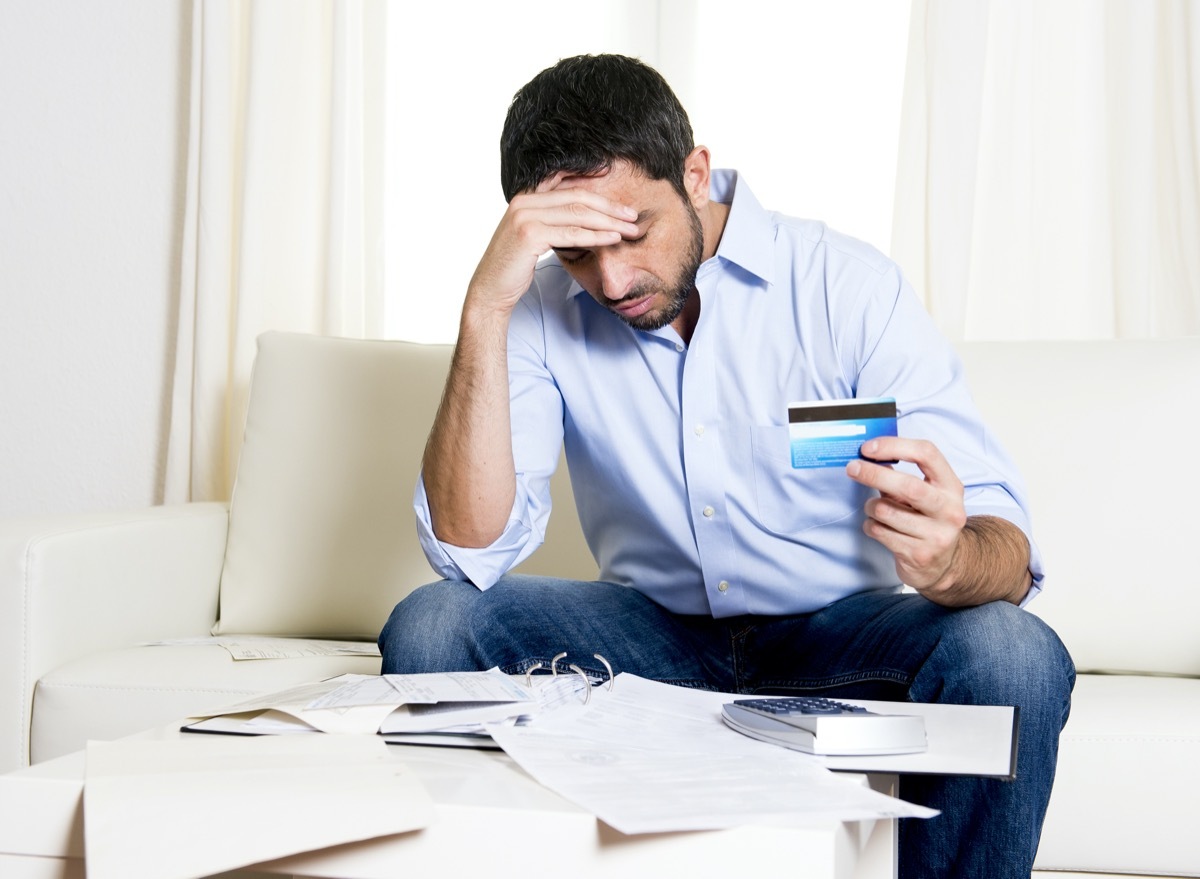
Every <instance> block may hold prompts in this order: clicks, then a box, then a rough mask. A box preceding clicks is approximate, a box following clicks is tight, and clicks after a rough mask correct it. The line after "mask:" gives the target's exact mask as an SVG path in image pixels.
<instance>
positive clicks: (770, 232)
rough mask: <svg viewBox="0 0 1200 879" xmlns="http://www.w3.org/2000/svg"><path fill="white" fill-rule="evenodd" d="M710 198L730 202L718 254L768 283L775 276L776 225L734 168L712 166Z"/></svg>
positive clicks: (709, 188) (725, 202)
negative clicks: (715, 168)
mask: <svg viewBox="0 0 1200 879" xmlns="http://www.w3.org/2000/svg"><path fill="white" fill-rule="evenodd" d="M708 192H709V198H711V199H712V200H713V201H717V202H721V203H722V204H727V205H729V217H728V219H726V221H725V230H724V231H723V232H722V233H721V243H720V245H718V247H717V256H718V257H720V258H721V259H723V260H725V261H726V262H731V263H733V264H734V265H736V266H739V267H741V268H743V269H745V270H746V271H748V272H750V274H752V275H754V276H755V277H757V278H761V279H762V280H764V281H766V282H767V283H768V284H770V283H772V282H773V281H774V280H775V229H774V224H773V223H772V222H771V215H770V214H769V213H768V212H767V211H765V210H763V207H762V205H760V204H759V203H758V199H757V198H755V197H754V193H753V192H751V191H750V186H749V185H748V184H747V183H746V181H745V180H743V179H742V177H741V175H740V174H738V172H737V171H732V170H715V171H713V172H712V177H711V180H710V182H709V187H708Z"/></svg>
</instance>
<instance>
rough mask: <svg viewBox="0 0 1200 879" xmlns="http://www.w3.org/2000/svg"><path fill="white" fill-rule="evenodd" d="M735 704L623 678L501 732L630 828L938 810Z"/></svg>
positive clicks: (539, 776)
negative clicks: (724, 715)
mask: <svg viewBox="0 0 1200 879" xmlns="http://www.w3.org/2000/svg"><path fill="white" fill-rule="evenodd" d="M727 699H728V696H727V695H726V696H723V695H721V694H714V693H706V692H703V691H699V690H689V689H687V688H683V687H672V686H669V685H667V684H660V683H656V682H653V681H648V680H645V679H643V678H639V677H636V676H634V675H630V674H620V675H618V676H617V678H616V681H615V686H614V688H613V689H612V691H611V692H610V691H608V690H607V689H606V688H604V687H598V688H596V689H595V690H594V691H593V696H592V699H591V702H590V703H589V704H588V706H586V708H585V709H583V710H582V711H577V712H572V713H563V714H556V715H548V716H546V717H543V718H538V720H537V721H536V722H535V723H532V724H530V725H528V726H515V727H514V726H509V727H499V726H497V727H492V728H489V731H490V732H491V734H492V737H493V738H494V739H495V740H496V742H497V743H498V744H499V745H500V746H501V747H502V748H503V749H504V751H505V752H506V753H507V754H508V755H509V756H510V757H512V758H513V760H515V761H516V762H517V763H518V764H519V765H520V766H521V768H522V769H524V770H525V771H526V772H528V773H529V774H530V775H531V776H533V777H534V778H535V779H536V780H537V781H539V782H540V783H541V784H543V785H545V786H546V787H548V788H550V789H551V790H553V791H555V792H556V793H558V794H560V795H561V796H563V797H565V798H566V799H568V800H571V801H572V802H574V803H575V804H576V805H578V806H580V807H581V808H583V809H586V810H588V811H590V812H592V813H593V814H595V815H596V816H597V817H598V818H600V819H601V820H602V821H604V822H605V823H607V824H609V825H610V826H612V827H614V828H615V829H617V830H619V831H621V832H622V833H628V834H637V833H658V832H665V831H676V830H711V829H718V828H725V827H735V826H738V825H743V824H798V823H805V822H811V821H814V820H815V821H829V820H839V821H853V820H868V819H875V818H908V817H915V818H928V817H932V816H933V815H936V814H937V812H936V811H935V810H933V809H927V808H925V807H923V806H917V805H913V804H911V803H906V802H904V801H902V800H898V799H896V798H894V797H889V796H886V795H884V794H880V793H877V792H875V791H872V790H870V789H869V788H867V787H865V786H863V785H861V784H860V783H859V781H858V780H856V779H853V778H847V777H845V776H839V775H836V774H834V773H833V772H831V771H829V770H828V769H826V768H825V767H824V765H823V764H822V763H821V762H820V761H819V760H818V759H815V758H813V757H811V756H809V755H807V754H801V753H798V752H796V751H790V750H788V749H786V748H781V747H778V746H777V745H771V744H767V743H765V742H759V741H756V740H754V739H751V738H748V737H746V736H743V735H741V734H739V733H737V732H734V731H733V730H731V729H729V728H728V727H726V726H725V724H724V723H722V722H721V719H720V706H721V704H722V703H723V702H724V701H727Z"/></svg>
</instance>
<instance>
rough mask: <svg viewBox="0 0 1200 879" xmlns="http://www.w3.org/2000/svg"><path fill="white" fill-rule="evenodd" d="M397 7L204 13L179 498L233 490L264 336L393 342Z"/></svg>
mask: <svg viewBox="0 0 1200 879" xmlns="http://www.w3.org/2000/svg"><path fill="white" fill-rule="evenodd" d="M384 15H385V9H384V2H383V0H195V6H194V21H193V32H192V80H191V128H190V140H189V155H188V176H187V181H188V182H187V202H186V216H185V226H184V241H183V254H182V277H181V280H180V286H179V315H178V320H179V328H178V340H177V347H176V363H175V378H174V386H173V394H172V406H171V424H170V433H169V440H168V452H167V466H166V475H165V489H164V497H165V500H166V501H167V502H168V503H174V502H183V501H189V500H214V499H224V498H227V497H228V496H229V493H230V491H231V489H232V480H233V475H234V471H235V466H236V460H237V453H238V449H239V446H240V443H241V435H242V430H243V422H244V417H245V403H246V391H247V387H248V381H249V375H250V367H251V364H252V362H253V359H254V353H255V351H254V346H255V339H256V338H257V336H258V335H259V334H260V333H262V332H263V331H265V330H271V329H275V330H290V331H297V332H312V333H322V334H326V335H339V336H357V337H363V336H375V335H378V334H379V333H380V332H381V328H382V320H383V318H382V311H383V305H382V243H383V219H382V218H383V205H382V192H381V190H382V187H381V186H380V185H379V180H380V179H381V177H382V167H383V154H382V149H383V147H382V118H383V117H382V103H383V97H384V96H383V89H384V81H385V79H384V67H385V65H384V48H385V47H384V45H383V34H384Z"/></svg>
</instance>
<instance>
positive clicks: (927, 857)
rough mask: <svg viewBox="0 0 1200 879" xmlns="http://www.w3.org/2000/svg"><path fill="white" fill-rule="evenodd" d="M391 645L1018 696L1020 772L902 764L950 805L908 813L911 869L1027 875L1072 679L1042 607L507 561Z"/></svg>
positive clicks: (458, 655) (422, 605)
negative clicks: (679, 608)
mask: <svg viewBox="0 0 1200 879" xmlns="http://www.w3.org/2000/svg"><path fill="white" fill-rule="evenodd" d="M379 646H380V649H381V651H382V653H383V671H384V672H385V673H415V672H430V671H458V670H475V669H487V668H491V667H493V666H498V667H499V668H501V669H502V670H503V671H505V672H508V673H510V674H519V673H523V672H524V671H525V670H526V669H528V668H529V667H531V666H532V665H534V664H535V663H539V662H540V663H542V664H543V665H545V666H549V664H550V662H551V660H552V659H553V657H554V656H555V655H556V654H558V653H560V652H562V651H566V652H567V654H568V656H567V658H566V659H565V660H563V663H567V662H570V663H574V664H575V665H578V666H579V667H580V668H582V669H583V670H584V671H585V672H587V673H588V674H589V675H594V676H597V677H602V676H604V675H605V670H604V667H603V666H602V665H601V664H600V663H599V662H598V661H596V660H595V659H593V658H592V656H593V654H595V653H599V654H601V655H603V656H604V657H605V658H607V659H608V660H609V662H610V663H612V666H613V670H614V672H617V673H620V672H622V671H627V672H631V673H633V674H636V675H639V676H641V677H644V678H649V679H652V680H657V681H665V682H667V683H671V684H678V685H681V686H685V687H698V688H701V689H708V690H719V691H723V692H730V693H773V694H787V693H819V694H822V695H830V696H839V697H843V698H859V699H886V700H893V701H905V700H911V701H914V702H947V703H953V704H963V705H1016V706H1019V708H1020V733H1019V747H1018V751H1017V777H1016V780H1015V781H1004V780H999V779H994V778H975V777H968V776H935V775H929V776H920V775H905V776H901V778H900V791H899V793H900V796H901V797H902V798H903V799H905V800H908V801H910V802H915V803H920V804H923V805H927V806H931V807H933V808H935V809H939V810H941V814H940V815H938V816H937V817H935V818H932V819H928V820H919V819H905V820H902V821H901V822H900V876H901V877H905V879H918V877H920V879H929V877H935V876H946V877H950V876H953V877H988V879H1000V877H1022V879H1028V877H1029V873H1030V870H1031V869H1032V867H1033V858H1034V854H1035V853H1036V852H1037V845H1038V838H1039V835H1040V833H1041V826H1042V819H1043V817H1044V815H1045V811H1046V804H1047V802H1048V800H1049V798H1050V788H1051V785H1052V784H1053V781H1054V768H1055V763H1056V761H1057V757H1058V734H1059V732H1060V730H1061V729H1062V727H1063V724H1064V723H1066V720H1067V713H1068V711H1069V709H1070V694H1071V688H1072V686H1073V685H1074V681H1075V669H1074V665H1073V663H1072V662H1071V658H1070V656H1068V655H1067V651H1066V649H1065V648H1064V647H1063V645H1062V642H1060V641H1059V639H1058V637H1057V636H1056V635H1055V634H1054V632H1053V631H1052V630H1051V629H1050V628H1049V627H1048V626H1046V625H1045V624H1044V623H1043V622H1042V621H1041V620H1039V619H1038V618H1037V617H1035V616H1033V615H1032V614H1028V613H1026V612H1024V611H1023V610H1020V609H1019V608H1017V607H1014V606H1013V605H1011V604H1008V603H1004V602H994V603H991V604H985V605H982V606H979V607H973V608H963V609H950V608H944V607H941V606H939V605H937V604H934V603H932V602H930V601H928V600H926V599H925V598H922V597H921V596H919V595H912V594H896V593H893V592H865V593H860V594H857V595H852V596H850V597H848V598H844V599H842V600H841V601H837V602H835V603H834V604H832V605H830V606H829V607H826V608H824V609H822V610H819V611H816V612H815V613H810V614H802V615H798V616H787V617H752V616H742V617H734V618H731V619H719V620H716V619H712V618H710V617H700V616H680V615H676V614H672V613H670V612H668V611H666V610H664V609H663V608H662V607H660V606H659V605H657V604H655V603H654V602H652V601H650V600H649V599H648V598H646V597H645V596H643V595H642V594H641V593H639V592H637V591H636V590H634V589H630V588H626V587H622V586H616V585H613V584H611V583H584V582H574V581H566V580H555V579H550V578H544V577H520V576H512V575H510V576H508V577H505V578H504V579H502V580H501V581H500V582H499V583H497V584H496V585H495V586H493V587H492V588H491V589H488V590H487V591H485V592H480V591H479V590H478V589H476V588H475V587H474V586H472V585H470V584H469V583H462V582H456V581H441V582H439V583H433V584H430V585H428V586H424V587H422V588H420V589H418V590H416V591H415V592H413V593H412V594H411V595H409V596H408V597H407V598H405V599H404V600H403V601H402V602H400V604H398V605H397V606H396V609H395V610H394V611H393V612H392V615H391V617H390V618H389V619H388V622H387V625H386V626H385V627H384V629H383V631H382V633H381V634H380V636H379ZM563 668H564V670H565V665H564V666H563Z"/></svg>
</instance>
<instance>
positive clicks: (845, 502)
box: [750, 424, 875, 535]
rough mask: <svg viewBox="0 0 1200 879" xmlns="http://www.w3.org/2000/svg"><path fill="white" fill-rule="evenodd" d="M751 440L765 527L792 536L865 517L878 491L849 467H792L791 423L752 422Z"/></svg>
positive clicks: (756, 486) (759, 506)
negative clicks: (856, 477) (866, 506)
mask: <svg viewBox="0 0 1200 879" xmlns="http://www.w3.org/2000/svg"><path fill="white" fill-rule="evenodd" d="M750 442H751V447H752V448H751V456H752V457H753V460H754V493H755V502H756V503H757V506H758V517H759V521H760V522H761V524H762V525H763V526H764V527H765V528H767V529H769V530H771V531H774V532H776V533H778V534H783V535H789V534H797V533H799V532H801V531H807V530H809V529H811V528H819V527H821V526H822V525H829V524H831V523H833V522H840V521H842V520H843V519H846V520H856V519H857V520H861V518H862V508H863V505H864V504H865V503H866V502H867V500H868V499H869V498H870V497H871V496H872V495H874V493H875V492H874V491H872V490H871V489H869V488H867V487H866V486H864V485H859V484H858V483H857V482H855V481H854V480H853V479H851V478H850V477H849V476H847V475H846V469H845V467H817V468H812V469H803V470H797V469H795V468H793V467H792V459H791V440H790V437H789V436H788V428H787V426H786V425H774V424H772V425H755V426H752V427H751V428H750ZM847 524H849V523H847Z"/></svg>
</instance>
